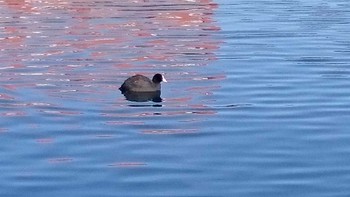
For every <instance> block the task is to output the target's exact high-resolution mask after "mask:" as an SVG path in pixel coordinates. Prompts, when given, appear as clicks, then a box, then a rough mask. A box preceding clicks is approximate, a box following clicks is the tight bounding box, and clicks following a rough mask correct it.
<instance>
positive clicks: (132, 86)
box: [119, 75, 160, 92]
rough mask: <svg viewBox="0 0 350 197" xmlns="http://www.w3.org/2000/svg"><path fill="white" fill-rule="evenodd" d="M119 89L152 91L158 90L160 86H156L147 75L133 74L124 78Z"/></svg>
mask: <svg viewBox="0 0 350 197" xmlns="http://www.w3.org/2000/svg"><path fill="white" fill-rule="evenodd" d="M119 89H120V90H121V91H122V92H126V91H133V92H152V91H158V90H160V86H159V87H158V86H157V85H156V84H154V83H153V82H152V81H151V80H150V79H149V78H148V77H145V76H143V75H135V76H132V77H129V78H128V79H127V80H125V82H124V83H123V84H122V86H121V87H120V88H119Z"/></svg>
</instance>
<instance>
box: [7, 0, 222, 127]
mask: <svg viewBox="0 0 350 197" xmlns="http://www.w3.org/2000/svg"><path fill="white" fill-rule="evenodd" d="M3 2H4V3H5V4H4V5H7V6H8V8H9V9H7V10H6V8H4V9H3V10H4V11H5V13H3V14H2V15H3V16H6V17H5V18H6V20H7V21H6V22H7V23H6V25H5V27H3V28H2V29H1V30H3V32H4V33H3V34H1V35H0V42H1V45H0V51H1V52H2V54H3V55H2V56H1V58H0V64H1V65H4V67H3V68H0V75H1V77H0V86H1V87H3V88H5V89H7V90H11V91H19V92H20V91H22V90H23V89H36V90H39V91H40V93H42V94H43V97H44V98H45V99H48V101H41V100H40V101H39V100H35V101H23V102H22V103H20V104H19V105H18V106H21V104H22V106H23V107H27V108H36V107H39V108H40V109H39V110H36V111H39V112H41V113H40V114H41V115H42V116H45V115H58V116H67V115H68V116H69V115H80V114H84V113H85V111H84V109H80V108H79V109H77V110H70V109H66V108H60V107H63V106H62V105H64V104H65V102H64V101H62V100H61V99H68V100H75V101H76V100H78V101H81V102H90V103H93V104H95V103H99V104H100V103H106V101H109V100H108V98H107V99H104V98H105V96H106V95H108V94H110V92H118V90H117V88H118V85H119V84H118V83H121V82H122V81H121V78H125V77H127V76H130V75H133V74H136V73H139V74H144V75H147V76H152V75H153V74H154V72H155V71H159V70H160V71H161V72H169V75H170V74H171V76H172V77H171V78H173V82H174V83H176V82H177V80H183V81H187V82H189V88H187V89H186V91H188V92H190V94H187V95H186V96H179V97H178V98H165V101H166V102H167V106H170V107H171V110H168V111H165V112H162V113H154V112H149V111H144V110H143V111H142V112H131V113H126V114H117V113H113V112H111V113H110V114H108V113H101V115H102V117H105V116H111V117H116V118H118V117H144V116H159V115H163V116H181V115H186V114H188V115H214V114H216V112H215V111H214V110H212V109H210V107H208V106H207V105H204V104H200V103H203V100H201V101H197V100H196V98H197V96H202V95H205V96H210V95H212V94H213V93H212V92H213V91H215V90H216V89H217V88H220V86H218V85H214V84H211V85H210V86H208V85H207V84H208V82H207V81H209V80H210V82H212V83H217V81H220V80H224V79H225V76H224V75H211V74H210V73H207V74H206V75H205V76H202V74H200V73H199V72H195V71H194V70H195V69H191V68H193V67H194V68H196V69H197V67H198V70H199V69H203V68H204V69H205V66H207V65H208V64H209V63H210V62H212V61H214V60H216V56H215V51H216V50H217V49H218V48H219V47H220V44H221V41H220V40H218V39H217V38H214V37H213V36H212V34H214V33H215V32H217V31H220V27H218V26H217V24H216V23H215V21H214V18H213V14H214V12H215V9H216V8H217V4H216V3H214V2H213V0H194V1H182V0H174V1H172V2H167V1H161V0H149V1H121V2H116V3H115V2H113V1H101V2H99V1H93V0H87V1H79V2H74V1H67V0H60V1H56V0H55V1H36V0H35V1H24V0H14V1H12V0H5V1H3ZM111 5H112V6H111ZM154 7H155V8H158V9H154ZM136 16H137V17H136ZM14 21H16V23H15V24H14V23H12V22H14ZM4 24H5V23H4ZM183 73H187V74H188V75H186V76H184V75H183ZM193 81H195V82H196V86H195V87H194V86H193V85H191V82H193ZM0 91H1V90H0ZM171 92H176V89H175V90H171ZM40 93H39V94H40ZM118 93H119V92H118ZM21 96H22V97H26V96H25V95H21ZM21 96H19V97H20V98H21ZM0 100H17V95H16V98H14V96H13V95H9V94H7V93H3V92H0ZM19 100H21V99H19ZM120 101H124V100H123V99H120ZM46 102H47V103H50V106H45V105H40V103H46ZM116 102H119V100H118V101H116ZM192 102H196V103H199V104H198V105H191V104H190V103H192ZM38 104H39V105H38ZM53 106H54V107H55V108H53ZM109 107H110V106H107V107H106V108H109ZM123 107H125V105H124V106H123ZM188 107H189V108H191V109H188ZM57 108H58V109H57ZM61 109H62V110H61ZM26 112H27V111H26ZM29 112H30V111H29ZM29 112H27V113H29ZM24 115H26V114H25V113H24V112H18V111H10V112H3V113H0V116H24ZM29 115H30V114H29ZM191 117H192V116H191ZM191 117H190V116H186V117H185V118H184V119H185V120H184V121H183V122H186V120H187V118H191ZM105 124H107V125H116V126H117V125H143V124H145V123H144V122H142V121H120V120H116V121H106V122H105ZM176 132H177V131H172V133H176ZM178 132H179V131H178ZM165 133H166V132H165ZM170 133H171V131H170Z"/></svg>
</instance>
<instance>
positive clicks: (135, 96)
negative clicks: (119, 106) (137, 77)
mask: <svg viewBox="0 0 350 197" xmlns="http://www.w3.org/2000/svg"><path fill="white" fill-rule="evenodd" d="M122 94H124V96H125V98H126V100H128V101H133V102H147V101H153V102H155V103H160V102H162V98H161V97H160V94H161V92H160V91H154V92H132V91H126V92H124V93H122Z"/></svg>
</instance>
